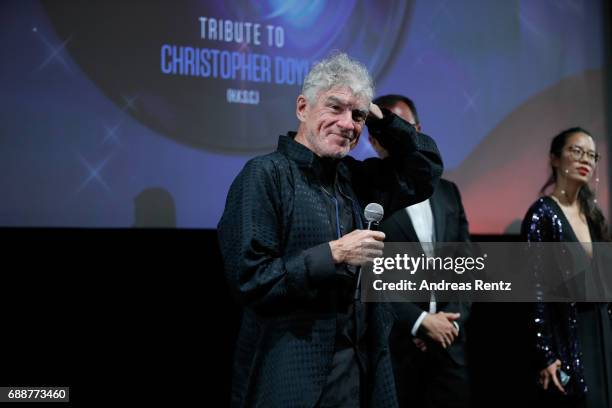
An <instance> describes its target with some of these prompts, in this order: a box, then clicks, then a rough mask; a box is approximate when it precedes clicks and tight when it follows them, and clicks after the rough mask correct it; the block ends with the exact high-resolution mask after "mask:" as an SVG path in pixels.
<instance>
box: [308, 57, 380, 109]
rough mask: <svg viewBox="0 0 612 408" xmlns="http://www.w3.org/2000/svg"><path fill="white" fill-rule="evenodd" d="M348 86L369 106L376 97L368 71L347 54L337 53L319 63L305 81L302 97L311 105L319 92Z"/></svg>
mask: <svg viewBox="0 0 612 408" xmlns="http://www.w3.org/2000/svg"><path fill="white" fill-rule="evenodd" d="M338 86H346V87H348V88H350V89H351V91H353V93H354V94H355V95H356V96H358V97H362V98H365V99H366V102H367V103H368V104H369V103H370V102H371V101H372V97H373V96H374V83H373V81H372V77H371V76H370V74H369V73H368V69H367V68H366V67H365V65H363V64H362V63H360V62H358V61H355V60H353V59H351V58H350V57H349V56H348V55H346V54H345V53H343V52H342V53H340V52H339V53H335V54H332V55H331V56H329V57H327V58H325V59H324V60H322V61H319V62H317V63H316V64H315V65H314V66H313V67H312V69H311V70H310V72H309V73H308V75H307V76H306V79H304V84H303V85H302V95H304V96H305V97H306V100H307V101H308V103H309V104H313V103H315V101H316V99H317V95H318V94H319V92H322V91H323V92H325V91H328V90H330V89H331V88H334V87H338Z"/></svg>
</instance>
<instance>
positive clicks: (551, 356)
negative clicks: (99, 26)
mask: <svg viewBox="0 0 612 408" xmlns="http://www.w3.org/2000/svg"><path fill="white" fill-rule="evenodd" d="M589 230H590V232H591V237H592V239H593V241H598V240H600V239H601V238H600V237H597V236H595V235H594V232H595V231H594V229H593V228H591V225H589ZM521 235H522V237H523V239H524V240H527V241H529V242H577V241H578V240H577V238H576V235H575V234H574V231H573V230H572V227H571V225H570V223H569V221H568V220H567V218H566V217H565V215H564V214H563V211H562V210H561V208H560V207H559V205H558V204H557V203H556V201H555V200H554V199H552V198H550V197H542V198H540V199H538V200H537V201H536V202H535V203H534V204H533V205H532V206H531V208H530V209H529V211H528V212H527V214H526V215H525V218H524V219H523V224H522V228H521ZM591 267H592V268H602V269H599V270H600V271H601V270H604V271H605V269H608V268H609V269H610V270H611V272H610V273H612V265H597V263H596V262H592V263H591ZM530 322H531V325H532V328H533V329H534V330H533V333H534V338H535V360H536V365H537V370H538V371H539V370H541V369H543V368H546V367H547V366H549V365H550V364H552V363H553V362H554V361H555V360H557V359H559V360H561V363H562V369H563V370H564V371H565V372H566V373H567V374H569V375H570V382H569V383H568V384H567V385H566V387H565V389H566V391H567V393H568V396H567V397H561V396H560V395H556V396H555V395H554V394H555V393H554V392H551V393H549V397H550V400H551V401H552V400H555V401H564V402H565V403H567V404H568V406H586V407H612V308H611V305H610V304H606V303H536V304H535V305H534V309H533V315H532V316H531V317H530ZM564 405H565V404H564Z"/></svg>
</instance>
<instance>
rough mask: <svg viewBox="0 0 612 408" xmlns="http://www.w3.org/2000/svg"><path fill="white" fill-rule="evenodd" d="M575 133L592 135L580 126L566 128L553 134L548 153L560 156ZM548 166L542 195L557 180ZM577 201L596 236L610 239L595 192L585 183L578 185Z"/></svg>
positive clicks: (555, 174)
mask: <svg viewBox="0 0 612 408" xmlns="http://www.w3.org/2000/svg"><path fill="white" fill-rule="evenodd" d="M575 133H584V134H586V135H589V136H590V137H591V138H592V137H593V136H592V135H591V134H590V133H589V132H588V131H586V130H584V129H583V128H581V127H573V128H569V129H566V130H564V131H563V132H561V133H559V134H558V135H557V136H555V137H554V139H553V140H552V142H551V143H550V154H552V155H554V156H555V157H558V158H561V154H562V153H563V148H564V147H565V143H566V142H567V139H569V137H570V136H571V135H573V134H575ZM550 167H551V169H552V174H551V176H550V177H549V178H548V180H547V181H546V183H544V185H543V186H542V188H541V189H540V194H542V195H544V194H545V191H546V189H547V188H548V187H550V186H551V185H553V184H555V183H556V182H557V170H556V169H555V168H554V167H553V166H552V164H551V166H550ZM578 203H579V204H580V211H581V212H582V213H583V214H584V215H585V216H586V218H587V221H588V222H589V224H591V225H592V226H593V228H594V229H595V233H596V236H597V237H598V238H599V239H600V240H602V241H610V234H609V233H608V226H607V225H606V219H605V218H604V216H603V213H602V212H601V210H600V209H599V207H598V206H597V204H596V203H595V194H594V193H593V191H592V190H591V189H590V188H589V186H588V185H587V184H585V185H583V186H582V187H580V190H579V191H578Z"/></svg>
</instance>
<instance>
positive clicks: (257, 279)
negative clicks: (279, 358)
mask: <svg viewBox="0 0 612 408" xmlns="http://www.w3.org/2000/svg"><path fill="white" fill-rule="evenodd" d="M278 177H279V174H278V169H277V168H276V167H275V165H274V163H273V162H272V161H270V160H265V159H264V158H255V159H253V160H251V161H249V162H248V163H247V164H246V166H245V167H244V169H243V170H242V171H241V172H240V174H239V175H238V176H237V177H236V179H235V180H234V182H233V183H232V186H231V187H230V191H229V193H228V196H227V202H226V205H225V211H224V213H223V216H222V218H221V221H220V222H219V227H218V234H219V242H220V246H221V253H222V255H223V260H224V264H225V270H226V276H227V278H228V281H229V284H230V287H231V288H232V289H233V290H234V295H235V296H236V297H237V298H238V299H239V300H240V301H241V302H242V303H244V304H246V305H249V306H252V307H258V306H267V305H268V306H269V305H272V304H276V303H278V302H279V301H280V302H282V301H283V300H286V299H287V298H289V299H294V300H299V299H308V298H312V297H314V296H315V295H316V291H315V290H314V289H313V288H312V287H311V284H310V282H309V280H308V275H309V272H308V267H311V268H314V269H322V271H319V273H320V274H321V273H323V274H324V273H325V271H328V273H330V274H333V273H334V272H335V266H334V264H333V261H332V258H331V249H330V248H329V244H327V243H324V244H321V245H319V246H315V247H313V248H309V249H306V250H302V251H295V252H293V253H287V250H286V248H284V246H283V242H281V240H282V235H283V233H282V230H283V228H284V226H283V223H286V220H284V219H283V211H282V198H281V194H280V187H279V182H278ZM326 259H327V261H326Z"/></svg>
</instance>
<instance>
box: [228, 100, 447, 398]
mask: <svg viewBox="0 0 612 408" xmlns="http://www.w3.org/2000/svg"><path fill="white" fill-rule="evenodd" d="M368 126H369V127H370V129H372V128H374V129H385V132H384V134H385V136H380V137H379V141H380V142H381V144H382V145H383V147H388V148H389V149H390V151H393V152H394V153H395V155H394V156H392V157H389V158H387V159H385V160H381V159H378V158H370V159H367V160H365V161H358V160H355V159H354V158H352V157H348V156H347V157H345V158H344V159H342V160H341V161H340V163H339V164H338V165H337V179H336V180H337V181H336V183H338V186H339V189H340V191H341V192H342V193H343V194H344V195H345V196H347V197H348V198H349V199H350V201H351V202H352V203H353V211H354V216H355V219H356V220H358V222H356V224H355V225H359V223H361V222H363V219H362V217H363V216H362V212H363V210H362V209H363V208H364V206H365V204H367V203H370V202H377V203H380V204H381V205H383V207H384V209H385V214H392V213H393V212H394V211H395V210H397V209H399V208H403V207H406V206H407V205H410V204H413V203H416V202H419V201H422V200H424V199H426V198H427V197H429V196H430V195H431V194H432V191H433V188H434V186H435V185H436V183H437V181H438V179H439V177H440V175H441V173H442V162H441V159H440V155H439V152H438V149H437V147H436V144H435V142H434V141H433V140H432V139H431V138H429V137H428V136H425V135H422V134H419V133H417V132H416V131H415V130H414V128H413V127H412V126H410V125H409V124H407V123H406V122H405V121H403V120H402V119H401V118H399V117H397V116H396V115H394V114H392V113H390V112H388V111H387V112H385V117H384V118H383V119H381V120H378V121H376V122H375V123H368ZM293 137H295V134H293V133H290V134H289V135H288V136H281V137H280V138H279V142H278V149H277V150H276V151H275V152H273V153H270V154H267V155H265V156H259V157H256V158H254V159H252V160H250V161H249V162H248V163H247V164H246V165H245V167H244V168H243V170H242V171H241V172H240V174H239V175H238V176H237V177H236V179H235V180H234V182H233V183H232V186H231V187H230V191H229V193H228V197H227V202H226V205H225V211H224V213H223V216H222V218H221V220H220V222H219V225H218V234H219V242H220V247H221V252H222V255H223V260H224V264H225V273H226V277H227V280H228V282H229V284H230V287H231V289H232V290H233V292H234V295H235V296H236V298H237V299H238V300H239V302H241V303H242V304H243V306H244V313H243V319H242V323H241V327H240V333H239V336H238V341H237V345H236V352H235V356H234V375H233V385H232V406H237V407H243V406H249V407H250V406H262V407H311V406H313V405H314V404H315V403H316V402H317V399H318V398H319V396H320V394H321V391H322V387H323V385H324V384H325V381H326V378H327V375H328V370H329V368H330V364H331V361H332V356H333V352H334V342H335V336H336V310H337V308H338V304H337V299H338V296H336V295H335V290H334V281H335V279H336V278H337V276H336V268H337V266H336V265H334V263H333V260H332V257H331V250H330V247H329V244H328V242H329V241H332V240H334V239H337V235H336V234H337V230H336V225H335V221H334V220H335V214H333V213H332V211H330V207H329V205H328V204H329V198H328V197H326V196H325V194H326V193H325V192H324V191H323V190H322V188H321V182H320V179H319V176H320V174H321V171H322V166H321V160H320V159H319V158H318V157H317V156H316V155H314V154H313V153H312V152H311V151H310V150H309V149H307V148H306V147H305V146H303V145H301V144H299V143H297V142H295V141H294V140H293ZM394 320H395V316H394V312H393V311H392V310H391V308H389V307H388V305H385V304H376V305H374V306H373V307H372V308H371V309H370V313H369V316H368V328H369V329H371V333H374V335H373V336H372V338H371V339H370V341H371V343H370V346H369V347H368V358H369V360H370V364H371V365H370V369H369V370H368V371H369V374H371V378H372V379H373V381H372V383H371V384H370V389H369V396H370V399H371V401H372V406H380V407H392V406H395V405H396V397H395V388H394V381H393V372H392V367H391V362H390V359H389V352H388V340H387V337H388V334H389V331H390V329H391V326H392V324H393V322H394Z"/></svg>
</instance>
